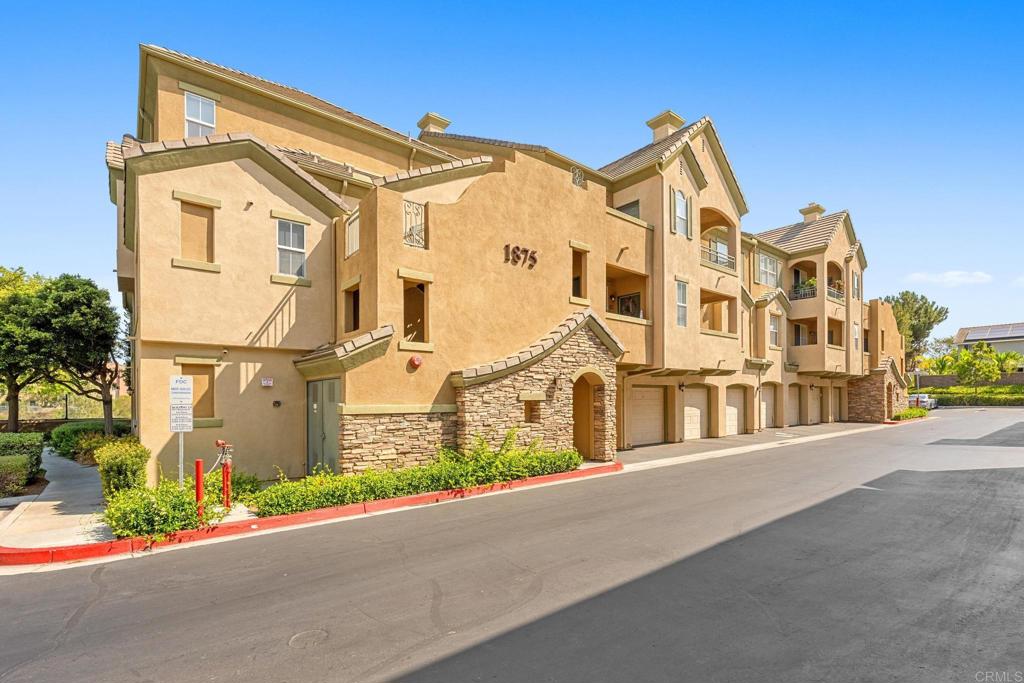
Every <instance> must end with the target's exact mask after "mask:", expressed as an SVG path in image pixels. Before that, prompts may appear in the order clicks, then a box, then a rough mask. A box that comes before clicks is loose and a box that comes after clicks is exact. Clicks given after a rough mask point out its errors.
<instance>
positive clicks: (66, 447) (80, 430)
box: [50, 420, 132, 458]
mask: <svg viewBox="0 0 1024 683" xmlns="http://www.w3.org/2000/svg"><path fill="white" fill-rule="evenodd" d="M131 430H132V428H131V425H130V424H129V423H128V422H126V421H125V420H114V436H126V435H128V434H129V433H131ZM90 433H91V434H101V435H102V434H103V420H83V421H82V422H68V423H67V424H62V425H61V426H59V427H55V428H54V430H53V431H52V432H50V445H51V446H53V449H54V450H55V451H57V453H58V454H60V455H63V456H64V457H65V458H73V457H75V455H76V453H77V452H78V451H77V449H78V440H79V439H80V438H81V437H82V436H83V435H85V434H90Z"/></svg>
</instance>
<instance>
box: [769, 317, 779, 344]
mask: <svg viewBox="0 0 1024 683" xmlns="http://www.w3.org/2000/svg"><path fill="white" fill-rule="evenodd" d="M779 321H780V318H779V316H777V315H769V316H768V343H769V344H771V345H772V346H782V345H781V344H779Z"/></svg>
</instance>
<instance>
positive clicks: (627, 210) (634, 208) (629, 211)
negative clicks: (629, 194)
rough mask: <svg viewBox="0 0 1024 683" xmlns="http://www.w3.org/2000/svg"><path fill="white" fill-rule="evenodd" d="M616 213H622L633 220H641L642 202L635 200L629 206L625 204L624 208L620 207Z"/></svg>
mask: <svg viewBox="0 0 1024 683" xmlns="http://www.w3.org/2000/svg"><path fill="white" fill-rule="evenodd" d="M616 211H621V212H622V213H624V214H626V215H627V216H632V217H633V218H640V200H639V199H634V200H633V201H631V202H629V203H628V204H623V205H622V206H620V207H618V208H617V209H616Z"/></svg>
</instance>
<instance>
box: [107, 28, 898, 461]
mask: <svg viewBox="0 0 1024 683" xmlns="http://www.w3.org/2000/svg"><path fill="white" fill-rule="evenodd" d="M139 82H140V87H139V101H138V128H137V131H136V134H135V135H134V136H128V135H126V136H124V138H123V139H122V140H121V141H120V142H111V143H108V145H107V155H106V161H107V166H108V168H109V171H110V197H111V200H112V201H113V202H114V203H115V204H116V206H117V223H118V240H117V273H118V284H119V288H120V290H121V292H122V294H123V297H124V303H125V307H126V308H127V309H128V311H129V312H130V313H131V319H132V346H133V352H134V359H133V360H134V362H133V363H132V372H133V377H132V380H133V381H132V384H133V386H134V389H135V398H136V400H135V423H136V428H137V430H138V434H139V437H140V438H141V440H142V442H143V443H144V444H145V445H146V446H147V447H149V448H150V449H152V450H153V452H154V453H155V454H156V456H157V457H156V458H155V459H154V463H153V467H152V475H153V476H156V474H157V471H158V468H159V467H162V468H163V470H164V471H165V472H167V473H169V470H170V469H171V468H174V467H176V459H177V451H176V441H175V439H174V437H173V435H172V433H171V432H170V429H169V418H168V410H169V408H168V405H169V398H168V385H169V381H170V377H171V376H172V375H177V374H187V375H191V376H193V381H194V386H195V395H194V414H195V430H194V431H193V432H192V433H190V434H188V435H187V438H186V447H187V452H188V458H189V459H191V458H194V457H202V456H204V455H205V456H208V455H209V454H210V452H211V451H212V444H213V441H214V439H217V438H223V439H226V440H228V441H230V442H232V443H233V444H234V445H235V447H236V462H237V463H238V466H239V467H240V468H242V469H244V470H247V471H250V472H254V473H256V474H258V475H260V476H262V477H268V478H269V477H272V476H274V475H275V468H280V469H281V470H282V471H283V472H284V473H285V474H286V475H288V476H299V475H302V474H304V473H306V472H307V471H309V470H311V469H313V468H314V467H317V466H326V467H330V468H333V469H336V470H337V471H343V472H351V471H358V470H361V469H365V468H367V467H379V466H402V465H406V464H411V463H416V462H422V461H425V460H427V459H429V458H430V457H432V456H433V454H434V453H435V451H436V447H437V446H438V445H439V444H453V445H454V444H461V443H466V442H468V441H469V440H470V439H472V438H473V437H474V436H476V435H483V436H485V437H488V438H498V437H500V436H502V435H503V434H504V433H505V432H506V431H507V430H508V429H510V428H518V430H519V434H520V438H521V439H524V440H529V439H535V438H538V439H540V440H542V441H543V442H545V443H546V444H549V445H558V446H575V447H576V448H578V449H579V450H580V451H581V453H583V454H584V455H585V456H586V457H588V458H591V459H595V460H609V459H612V458H614V457H615V452H616V450H617V449H622V448H629V447H634V446H641V445H645V444H653V443H662V442H676V441H683V440H690V439H700V438H708V437H718V436H725V435H731V434H739V433H749V432H754V431H757V430H761V429H765V428H770V427H782V426H785V425H792V424H813V423H817V422H828V421H833V420H863V421H868V420H881V419H884V418H885V417H886V416H888V415H891V414H892V412H893V411H895V410H898V409H899V408H900V406H901V405H903V404H905V401H906V392H905V388H906V384H905V382H904V380H903V372H902V370H903V369H902V368H901V367H900V363H902V358H903V351H902V348H901V338H900V335H899V333H898V332H897V330H896V325H895V320H894V318H893V316H892V311H891V309H890V308H889V307H888V306H887V305H885V304H884V303H882V302H880V301H877V300H876V301H870V302H869V301H865V300H864V299H863V287H864V280H863V278H864V276H863V273H864V270H865V269H866V267H867V260H866V258H865V255H864V249H863V246H862V245H861V243H860V241H859V240H858V238H857V236H856V233H855V232H854V228H853V223H852V220H851V217H850V215H849V213H848V212H846V211H840V212H837V213H831V214H829V213H826V212H825V210H824V209H823V208H822V207H820V206H818V205H816V204H811V205H809V206H807V207H805V208H803V209H801V210H800V220H799V221H797V222H795V223H794V224H793V225H789V226H785V227H781V228H777V229H774V230H767V231H761V232H745V231H744V230H743V229H742V227H741V224H742V219H743V216H744V214H746V213H747V205H746V200H745V199H744V196H743V193H742V191H741V190H740V185H739V182H738V180H737V178H736V176H735V174H734V171H733V168H732V166H731V165H730V163H729V160H728V157H727V156H726V153H725V150H724V148H723V146H722V142H721V140H720V139H719V136H718V133H717V131H716V129H715V126H714V123H713V122H712V121H711V120H710V119H709V118H702V119H700V120H698V121H696V122H693V123H689V124H687V123H685V122H684V121H683V120H682V119H681V118H679V117H678V116H677V115H676V114H674V113H673V112H671V111H666V112H664V113H662V114H660V115H658V116H656V117H654V118H653V119H651V120H650V121H648V122H647V125H648V126H649V127H650V128H651V130H652V132H653V140H652V141H651V142H650V143H649V144H646V145H644V146H643V147H640V148H639V149H637V150H635V151H633V152H631V153H629V154H627V155H626V156H624V157H622V158H619V159H617V160H614V161H612V162H610V163H608V164H607V165H605V166H602V167H601V168H591V167H588V166H586V165H585V164H582V163H580V162H578V161H575V160H573V159H569V158H567V157H565V156H564V155H562V154H559V153H558V152H556V151H554V150H552V149H549V148H547V147H542V146H538V145H532V144H522V143H516V142H509V141H504V140H497V139H490V138H481V137H473V136H468V135H461V134H454V133H449V132H448V130H447V129H448V127H449V121H447V120H446V119H444V118H443V117H441V116H439V115H437V114H433V113H429V114H426V115H425V116H424V117H423V118H422V119H421V120H420V122H419V124H418V125H419V128H420V131H421V132H420V134H419V136H418V137H417V138H411V137H409V136H407V135H404V134H402V133H399V132H397V131H394V130H391V129H389V128H386V127H384V126H382V125H380V124H378V123H375V122H373V121H370V120H368V119H365V118H363V117H361V116H358V115H356V114H354V113H352V112H349V111H347V110H344V109H341V108H339V107H337V106H335V105H333V104H330V103H328V102H326V101H324V100H321V99H319V98H316V97H314V96H312V95H310V94H307V93H304V92H301V91H298V90H295V89H292V88H289V87H286V86H283V85H279V84H277V83H273V82H269V81H266V80H264V79H261V78H257V77H255V76H252V75H249V74H245V73H242V72H239V71H235V70H232V69H228V68H225V67H222V66H218V65H215V64H211V63H209V62H206V61H203V60H200V59H196V58H193V57H190V56H187V55H183V54H180V53H176V52H173V51H169V50H166V49H163V48H159V47H155V46H148V45H147V46H142V48H141V64H140V81H139ZM648 135H651V133H648Z"/></svg>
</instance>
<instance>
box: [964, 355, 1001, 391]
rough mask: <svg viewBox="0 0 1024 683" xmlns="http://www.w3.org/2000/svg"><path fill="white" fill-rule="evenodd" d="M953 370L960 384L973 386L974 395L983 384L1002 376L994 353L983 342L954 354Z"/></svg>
mask: <svg viewBox="0 0 1024 683" xmlns="http://www.w3.org/2000/svg"><path fill="white" fill-rule="evenodd" d="M953 372H955V373H956V378H957V381H958V382H959V383H960V384H963V385H964V386H968V387H974V394H975V396H977V394H978V389H979V387H981V386H982V385H983V384H991V383H992V382H995V381H998V380H999V378H1000V377H1001V376H1002V375H1001V373H1000V371H999V361H998V360H997V359H996V353H995V351H993V350H992V347H991V346H989V345H988V344H986V343H985V342H978V343H977V344H975V345H974V347H973V348H970V349H961V350H960V351H959V352H958V353H957V355H956V359H955V362H954V366H953Z"/></svg>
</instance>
